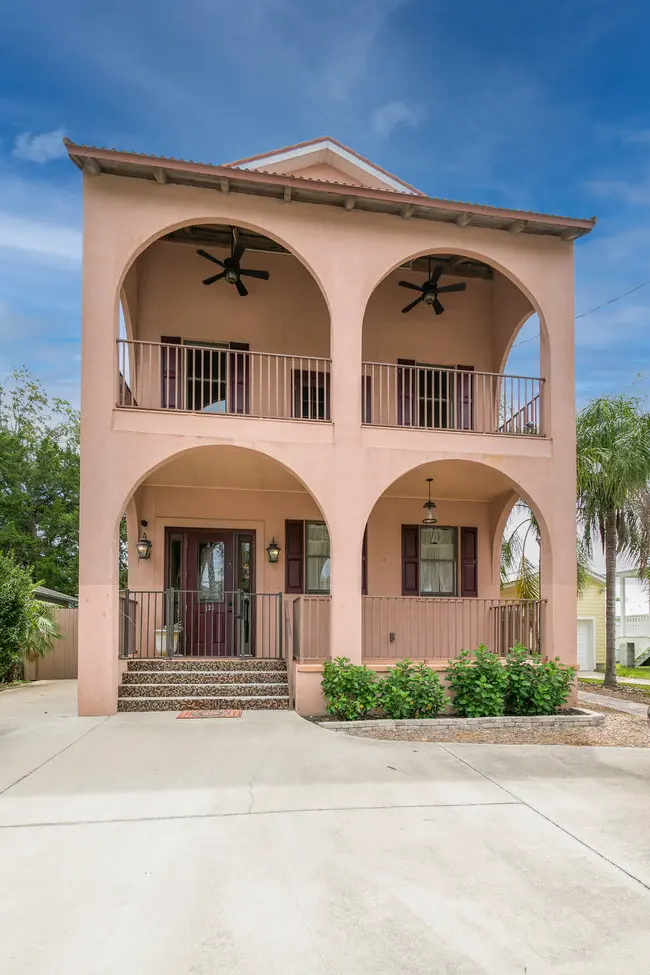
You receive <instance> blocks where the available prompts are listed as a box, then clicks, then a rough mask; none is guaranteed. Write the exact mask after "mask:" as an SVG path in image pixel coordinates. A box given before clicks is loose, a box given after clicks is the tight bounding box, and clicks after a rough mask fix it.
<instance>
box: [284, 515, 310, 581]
mask: <svg viewBox="0 0 650 975" xmlns="http://www.w3.org/2000/svg"><path fill="white" fill-rule="evenodd" d="M304 537H305V528H304V522H302V521H285V523H284V551H285V558H284V561H285V567H286V569H285V587H284V588H285V592H288V593H301V592H304V591H305V586H304V578H303V572H304V568H303V567H304V562H305V560H304Z"/></svg>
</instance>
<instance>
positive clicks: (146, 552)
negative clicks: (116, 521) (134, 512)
mask: <svg viewBox="0 0 650 975" xmlns="http://www.w3.org/2000/svg"><path fill="white" fill-rule="evenodd" d="M140 524H141V525H142V534H141V535H140V538H139V539H138V544H137V545H136V548H137V550H138V558H139V559H149V558H151V542H150V541H149V539H148V538H147V533H146V531H145V528H146V527H147V524H148V523H147V522H146V521H141V522H140Z"/></svg>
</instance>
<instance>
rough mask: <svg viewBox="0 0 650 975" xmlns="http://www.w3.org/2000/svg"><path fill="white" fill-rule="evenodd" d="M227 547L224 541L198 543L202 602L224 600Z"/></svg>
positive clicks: (200, 596)
mask: <svg viewBox="0 0 650 975" xmlns="http://www.w3.org/2000/svg"><path fill="white" fill-rule="evenodd" d="M225 548H226V546H225V544H224V543H223V542H199V544H198V559H199V567H198V580H199V602H200V603H222V602H223V599H224V582H225Z"/></svg>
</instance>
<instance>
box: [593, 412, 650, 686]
mask: <svg viewBox="0 0 650 975" xmlns="http://www.w3.org/2000/svg"><path fill="white" fill-rule="evenodd" d="M577 444H578V516H579V518H580V521H581V523H582V526H583V530H584V537H585V543H586V545H587V547H588V549H589V551H591V548H592V544H593V540H594V538H597V539H598V540H600V541H601V542H602V545H603V548H604V550H605V576H606V583H605V590H606V603H605V606H606V611H605V618H606V633H607V652H606V663H605V684H606V685H608V686H613V685H615V684H616V588H615V587H616V557H617V554H619V553H622V554H624V555H626V556H627V557H628V558H629V559H630V560H631V561H632V562H633V563H634V565H635V566H636V568H637V570H638V572H639V576H640V577H641V578H642V579H648V575H649V572H648V566H649V556H650V493H649V491H648V482H649V480H650V414H648V412H647V411H646V409H645V404H644V403H643V401H642V400H640V399H639V398H638V397H636V396H623V395H620V396H602V397H600V398H599V399H596V400H593V401H592V402H591V403H588V404H587V406H585V407H584V409H582V410H581V411H580V413H579V414H578V419H577Z"/></svg>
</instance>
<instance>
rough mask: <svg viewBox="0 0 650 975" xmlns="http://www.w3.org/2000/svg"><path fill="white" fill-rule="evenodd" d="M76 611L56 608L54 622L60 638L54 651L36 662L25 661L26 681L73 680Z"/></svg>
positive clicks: (75, 659) (74, 669) (75, 668)
mask: <svg viewBox="0 0 650 975" xmlns="http://www.w3.org/2000/svg"><path fill="white" fill-rule="evenodd" d="M77 614H78V610H77V609H62V608H61V609H60V608H58V607H57V610H56V620H57V623H58V624H59V629H60V631H61V638H60V639H59V640H55V641H54V649H53V650H52V652H51V653H48V654H47V656H45V657H42V658H40V657H39V659H38V660H26V661H25V677H26V678H27V680H73V679H74V678H76V676H77Z"/></svg>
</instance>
